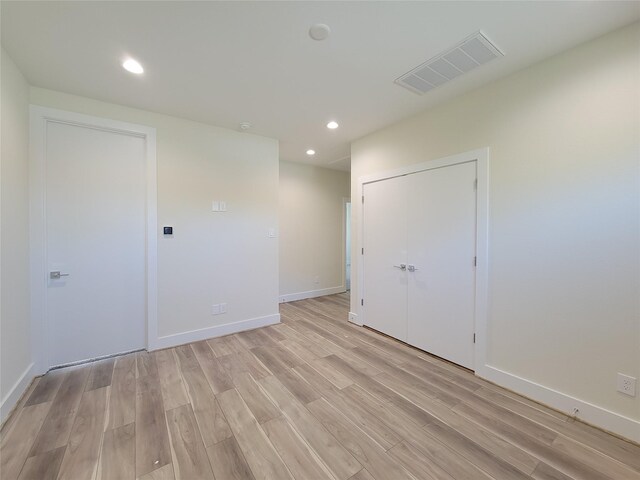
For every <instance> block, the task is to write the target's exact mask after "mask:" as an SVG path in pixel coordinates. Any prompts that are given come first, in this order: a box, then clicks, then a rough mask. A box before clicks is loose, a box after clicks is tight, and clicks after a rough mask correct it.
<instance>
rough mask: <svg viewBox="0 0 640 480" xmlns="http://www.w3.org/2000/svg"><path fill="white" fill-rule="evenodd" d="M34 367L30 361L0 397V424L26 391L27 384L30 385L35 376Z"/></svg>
mask: <svg viewBox="0 0 640 480" xmlns="http://www.w3.org/2000/svg"><path fill="white" fill-rule="evenodd" d="M35 367H36V364H35V363H31V364H30V365H29V366H28V367H27V368H26V370H25V371H24V372H22V375H20V378H19V379H18V380H17V381H16V383H14V384H13V387H11V390H9V393H7V394H6V395H5V396H4V398H3V399H2V403H1V404H0V424H2V423H4V421H5V420H6V419H7V418H9V414H10V413H11V411H12V410H13V409H14V407H15V406H16V405H17V404H18V402H19V401H20V398H21V397H22V395H24V392H26V391H27V388H29V385H31V382H32V381H33V379H34V377H35V376H36V375H35V373H34V372H35Z"/></svg>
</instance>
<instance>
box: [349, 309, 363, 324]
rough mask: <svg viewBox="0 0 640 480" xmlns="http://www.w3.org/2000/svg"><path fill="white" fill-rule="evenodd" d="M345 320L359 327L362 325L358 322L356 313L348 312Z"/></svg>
mask: <svg viewBox="0 0 640 480" xmlns="http://www.w3.org/2000/svg"><path fill="white" fill-rule="evenodd" d="M347 320H349V321H350V322H351V323H355V324H356V325H358V326H360V327H361V326H362V325H363V323H362V322H361V321H360V320H358V314H357V313H353V312H349V317H348V318H347Z"/></svg>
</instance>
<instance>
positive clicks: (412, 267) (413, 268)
mask: <svg viewBox="0 0 640 480" xmlns="http://www.w3.org/2000/svg"><path fill="white" fill-rule="evenodd" d="M407 270H409V271H410V272H416V271H418V270H419V269H417V268H416V266H415V265H411V264H409V265H407Z"/></svg>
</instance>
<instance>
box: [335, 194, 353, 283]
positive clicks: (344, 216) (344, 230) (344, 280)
mask: <svg viewBox="0 0 640 480" xmlns="http://www.w3.org/2000/svg"><path fill="white" fill-rule="evenodd" d="M350 203H351V197H342V286H343V287H344V291H345V292H346V291H347V204H350ZM338 293H340V292H338Z"/></svg>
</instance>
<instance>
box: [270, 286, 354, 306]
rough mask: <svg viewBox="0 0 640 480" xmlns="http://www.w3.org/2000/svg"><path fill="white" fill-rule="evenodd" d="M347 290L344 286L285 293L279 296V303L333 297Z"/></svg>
mask: <svg viewBox="0 0 640 480" xmlns="http://www.w3.org/2000/svg"><path fill="white" fill-rule="evenodd" d="M346 291H347V290H346V289H345V287H344V286H339V287H331V288H322V289H320V290H309V291H308V292H298V293H285V294H283V295H280V303H286V302H295V301H298V300H304V299H305V298H315V297H324V296H325V295H335V294H336V293H344V292H346Z"/></svg>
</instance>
